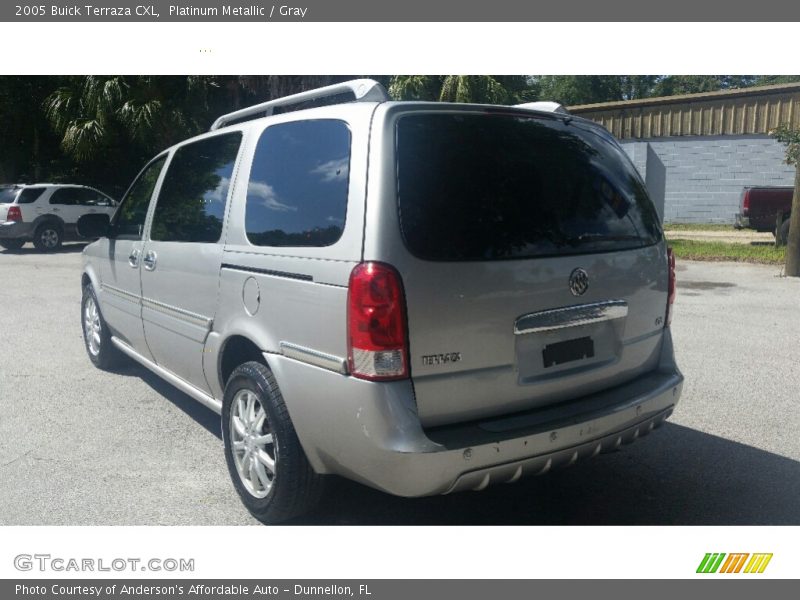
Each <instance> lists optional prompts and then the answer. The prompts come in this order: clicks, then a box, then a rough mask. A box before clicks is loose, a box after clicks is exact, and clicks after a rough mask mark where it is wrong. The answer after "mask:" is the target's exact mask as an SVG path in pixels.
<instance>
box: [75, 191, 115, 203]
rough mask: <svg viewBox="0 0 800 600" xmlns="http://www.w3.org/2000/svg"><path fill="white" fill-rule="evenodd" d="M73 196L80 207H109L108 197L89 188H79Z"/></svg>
mask: <svg viewBox="0 0 800 600" xmlns="http://www.w3.org/2000/svg"><path fill="white" fill-rule="evenodd" d="M75 196H76V200H77V203H78V204H79V205H81V206H111V203H110V202H109V200H108V197H106V196H105V195H103V194H101V193H100V192H98V191H97V190H93V189H91V188H79V189H77V190H76V194H75Z"/></svg>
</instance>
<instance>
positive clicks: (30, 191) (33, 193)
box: [17, 188, 45, 204]
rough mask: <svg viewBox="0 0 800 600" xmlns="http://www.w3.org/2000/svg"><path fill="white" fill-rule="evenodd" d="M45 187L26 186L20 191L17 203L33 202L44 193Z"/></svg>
mask: <svg viewBox="0 0 800 600" xmlns="http://www.w3.org/2000/svg"><path fill="white" fill-rule="evenodd" d="M44 190H45V188H25V189H24V190H22V191H21V192H20V193H19V197H18V198H17V204H33V203H34V202H36V201H37V200H38V199H39V197H40V196H41V195H42V194H44Z"/></svg>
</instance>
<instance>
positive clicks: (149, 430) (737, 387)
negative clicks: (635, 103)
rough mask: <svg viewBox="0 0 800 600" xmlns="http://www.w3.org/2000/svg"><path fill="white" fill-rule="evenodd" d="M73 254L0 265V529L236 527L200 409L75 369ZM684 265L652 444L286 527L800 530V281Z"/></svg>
mask: <svg viewBox="0 0 800 600" xmlns="http://www.w3.org/2000/svg"><path fill="white" fill-rule="evenodd" d="M80 250H81V246H80V245H67V246H65V247H64V248H63V249H62V250H61V251H59V252H57V253H54V254H50V255H43V254H39V253H37V252H35V251H34V250H33V249H32V248H30V247H29V246H26V248H25V249H23V250H22V251H21V252H19V253H9V252H2V251H0V524H3V525H112V524H120V525H123V524H124V525H156V524H170V525H177V524H180V525H211V524H214V525H237V524H240V525H248V524H256V523H257V522H256V521H255V520H254V519H253V518H252V517H250V515H249V514H248V513H247V512H246V510H245V509H244V508H243V507H242V505H241V504H240V502H239V500H238V498H237V496H236V494H235V492H234V490H233V487H232V485H231V483H230V482H229V478H228V472H227V469H226V466H225V461H224V457H223V453H222V441H221V438H220V433H219V419H218V417H217V415H215V414H214V413H213V412H211V411H210V410H208V409H206V408H204V407H203V406H201V405H199V404H198V403H196V402H195V401H193V400H191V399H190V398H189V397H188V396H186V395H185V394H183V393H181V392H179V391H177V390H176V389H175V388H173V387H171V386H170V385H168V384H166V383H164V382H162V381H161V380H160V379H159V378H157V377H156V376H155V375H152V374H151V373H150V372H148V371H147V370H146V369H144V368H142V367H139V366H137V365H135V364H129V365H128V366H126V367H124V368H123V369H121V370H120V371H118V372H116V373H106V372H103V371H99V370H97V369H95V368H94V367H93V366H92V365H91V363H90V362H89V360H88V358H87V357H86V356H85V351H84V348H83V341H82V337H81V328H80V321H79V312H80V285H79V282H80V262H81V261H80ZM779 273H780V268H779V267H774V266H760V265H747V264H731V263H691V262H686V263H681V264H679V265H678V281H679V283H678V298H677V303H676V306H675V310H674V320H673V325H672V328H673V334H674V338H675V346H676V353H677V359H678V363H679V365H680V367H681V369H682V370H683V372H684V375H685V376H686V383H685V386H684V391H683V397H682V400H681V403H680V404H679V406H678V407H677V409H676V411H675V413H674V415H673V416H672V418H671V419H670V421H669V422H668V423H667V424H666V425H665V426H664V427H662V428H661V429H658V430H656V431H655V432H653V433H652V434H651V435H649V436H647V437H646V438H644V439H642V440H641V441H638V442H636V443H635V444H632V445H630V446H624V447H623V448H622V449H621V450H620V451H618V452H615V453H612V454H603V455H601V456H599V457H598V458H596V459H594V460H590V461H585V462H583V463H578V464H577V465H575V466H573V467H570V468H568V469H565V470H562V471H556V472H553V473H550V474H548V475H545V476H542V477H538V478H532V479H527V480H523V481H520V482H518V483H516V484H513V485H502V486H498V487H493V488H489V489H488V490H485V491H483V492H470V493H462V494H457V495H453V496H441V497H434V498H423V499H402V498H395V497H392V496H388V495H385V494H382V493H380V492H377V491H374V490H371V489H369V488H366V487H363V486H360V485H358V484H354V483H350V482H347V481H344V480H334V481H332V482H331V485H330V486H329V489H328V493H327V496H326V500H325V503H324V504H323V505H322V507H321V508H320V509H319V510H318V511H317V512H316V513H315V514H313V515H310V516H308V517H305V518H303V519H302V520H300V521H298V523H297V524H347V525H356V524H421V525H436V524H537V525H542V524H545V525H566V524H720V525H727V524H745V525H747V524H793V525H797V524H800V502H798V498H800V462H798V461H800V436H798V435H797V432H798V431H800V410H799V407H798V404H799V403H800V375H799V373H800V352H799V351H798V341H799V340H800V314H798V312H799V311H800V303H799V302H798V298H800V280H799V279H787V278H781V277H779Z"/></svg>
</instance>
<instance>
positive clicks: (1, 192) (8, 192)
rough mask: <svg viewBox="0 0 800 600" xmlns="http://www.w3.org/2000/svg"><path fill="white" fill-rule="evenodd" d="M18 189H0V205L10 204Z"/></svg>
mask: <svg viewBox="0 0 800 600" xmlns="http://www.w3.org/2000/svg"><path fill="white" fill-rule="evenodd" d="M17 193H19V188H17V187H3V188H0V204H11V203H12V202H14V198H16V197H17Z"/></svg>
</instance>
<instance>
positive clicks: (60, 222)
mask: <svg viewBox="0 0 800 600" xmlns="http://www.w3.org/2000/svg"><path fill="white" fill-rule="evenodd" d="M48 223H52V224H53V225H55V226H56V227H58V228H59V229H60V230H61V233H62V235H63V233H64V230H65V227H66V224H65V223H64V219H62V218H61V217H59V216H57V215H40V216H38V217H36V218H35V219H34V220H33V224H32V225H33V232H34V235H35V233H36V230H37V229H39V227H41V226H42V225H46V224H48Z"/></svg>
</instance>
